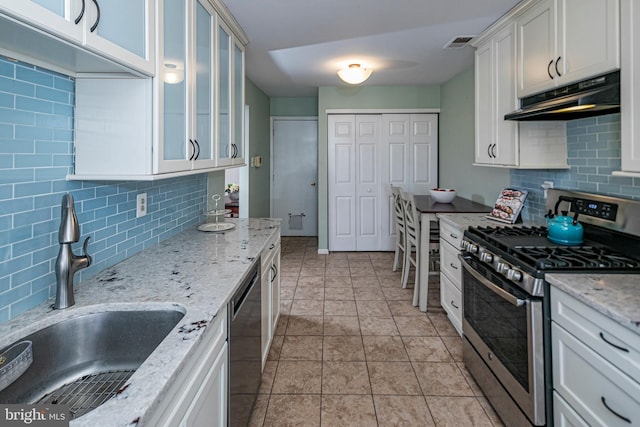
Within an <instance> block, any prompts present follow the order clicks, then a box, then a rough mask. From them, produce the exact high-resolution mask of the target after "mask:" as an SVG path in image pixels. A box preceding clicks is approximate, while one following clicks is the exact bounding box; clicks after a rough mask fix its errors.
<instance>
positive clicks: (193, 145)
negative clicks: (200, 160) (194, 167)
mask: <svg viewBox="0 0 640 427" xmlns="http://www.w3.org/2000/svg"><path fill="white" fill-rule="evenodd" d="M189 144H191V147H192V148H193V150H192V152H191V157H189V161H191V160H193V158H194V157H195V155H196V145H195V144H194V143H193V140H192V139H189Z"/></svg>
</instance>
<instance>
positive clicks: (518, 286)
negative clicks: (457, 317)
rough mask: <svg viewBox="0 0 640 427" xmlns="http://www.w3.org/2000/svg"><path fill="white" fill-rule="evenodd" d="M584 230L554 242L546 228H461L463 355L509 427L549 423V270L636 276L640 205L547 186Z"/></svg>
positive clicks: (639, 264) (639, 256)
mask: <svg viewBox="0 0 640 427" xmlns="http://www.w3.org/2000/svg"><path fill="white" fill-rule="evenodd" d="M558 200H560V203H559V204H561V205H562V208H563V210H566V213H565V215H566V214H569V215H570V216H575V214H576V213H577V214H578V217H579V218H578V219H579V222H580V223H581V225H582V226H583V228H584V241H583V242H582V243H581V244H577V245H573V246H566V245H558V244H554V243H552V242H551V241H549V240H548V238H547V232H548V230H547V227H545V226H535V227H526V226H518V225H515V226H502V225H496V226H490V227H470V228H469V229H468V230H467V231H465V233H464V239H463V240H462V243H461V244H462V252H461V254H460V258H461V260H462V266H463V278H462V287H463V314H464V317H463V324H462V330H463V335H464V338H463V357H464V362H465V365H466V367H467V369H468V370H469V371H470V372H471V374H472V375H473V377H474V378H475V380H476V381H477V382H478V384H479V385H480V387H481V388H482V390H483V392H484V393H485V395H486V396H487V398H488V399H489V401H490V402H491V404H492V405H493V407H494V408H495V410H496V412H497V413H498V414H499V415H500V417H501V418H502V419H503V421H504V423H505V424H506V425H508V426H527V425H533V426H544V425H547V426H551V425H553V419H552V413H553V408H552V399H551V396H552V391H553V384H552V381H551V340H550V335H551V330H550V329H551V326H550V325H551V322H550V314H549V312H550V310H549V307H550V305H549V284H548V283H547V282H546V281H545V274H546V273H551V272H553V273H558V272H571V273H579V272H585V273H593V272H603V273H605V272H606V273H636V274H637V273H640V202H637V201H632V200H627V199H620V198H613V197H608V196H601V195H596V194H589V193H580V192H572V191H566V190H549V192H548V198H547V203H546V206H547V210H551V209H553V208H554V206H556V202H558Z"/></svg>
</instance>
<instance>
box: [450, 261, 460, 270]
mask: <svg viewBox="0 0 640 427" xmlns="http://www.w3.org/2000/svg"><path fill="white" fill-rule="evenodd" d="M449 265H450V266H451V268H453V269H454V270H457V269H458V267H457V266H456V265H455V264H454V263H452V262H450V263H449Z"/></svg>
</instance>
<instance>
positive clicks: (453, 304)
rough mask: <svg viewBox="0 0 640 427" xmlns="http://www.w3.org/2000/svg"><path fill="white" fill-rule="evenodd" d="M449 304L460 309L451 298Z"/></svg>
mask: <svg viewBox="0 0 640 427" xmlns="http://www.w3.org/2000/svg"><path fill="white" fill-rule="evenodd" d="M451 306H452V307H453V308H455V309H456V310H458V309H460V307H459V306H457V305H456V304H455V303H454V302H453V300H451Z"/></svg>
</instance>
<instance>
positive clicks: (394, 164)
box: [380, 114, 411, 251]
mask: <svg viewBox="0 0 640 427" xmlns="http://www.w3.org/2000/svg"><path fill="white" fill-rule="evenodd" d="M410 118H411V115H410V114H383V115H382V153H383V155H382V173H383V176H382V180H383V184H382V194H383V198H384V199H385V200H386V207H385V209H383V210H382V222H381V223H382V231H381V233H382V242H381V248H380V249H381V250H383V251H392V250H394V249H395V245H396V227H395V216H394V215H393V214H392V212H393V195H392V194H391V187H390V185H393V186H394V187H400V188H402V189H403V190H404V191H409V188H410V185H409V184H410V177H409V153H410V151H411V150H410V148H411V147H410V137H409V135H410V122H411V120H410Z"/></svg>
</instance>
